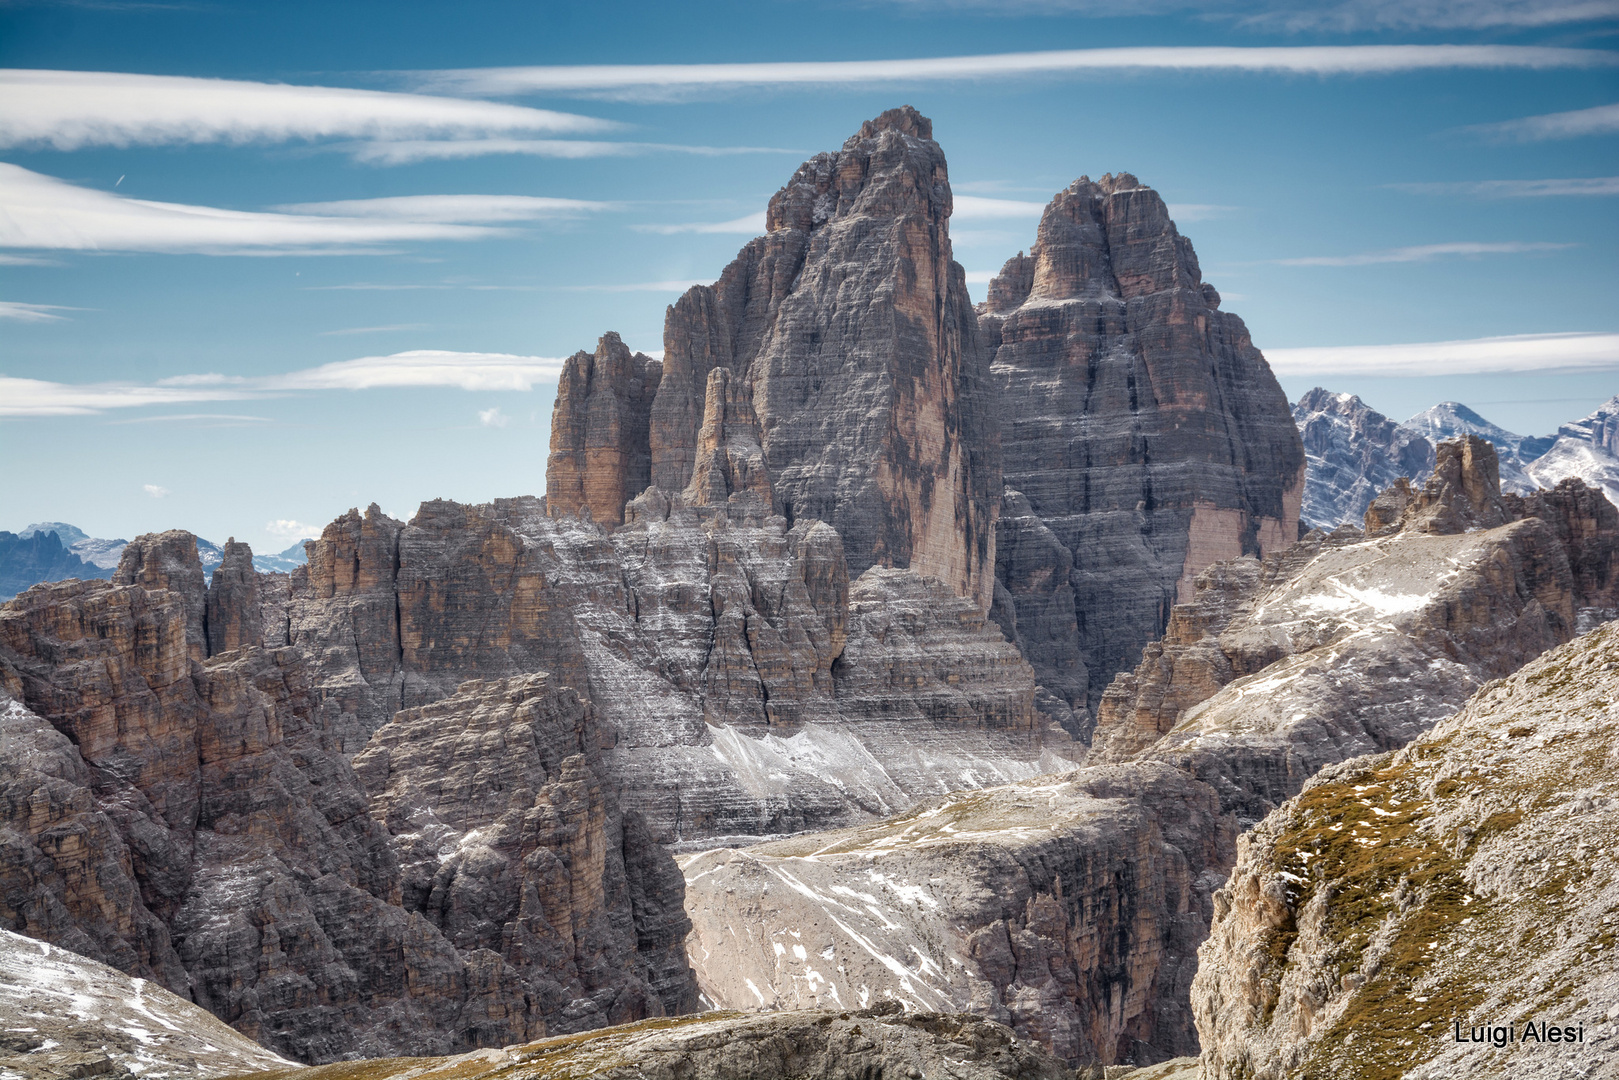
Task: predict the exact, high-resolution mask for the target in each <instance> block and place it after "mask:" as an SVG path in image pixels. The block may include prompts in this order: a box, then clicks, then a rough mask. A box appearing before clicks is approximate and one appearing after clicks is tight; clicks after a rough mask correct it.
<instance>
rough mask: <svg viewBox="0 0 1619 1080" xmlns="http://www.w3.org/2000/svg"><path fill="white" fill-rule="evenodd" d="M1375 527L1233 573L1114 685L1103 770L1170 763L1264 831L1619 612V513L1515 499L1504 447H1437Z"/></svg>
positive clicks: (1470, 441)
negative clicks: (1322, 788)
mask: <svg viewBox="0 0 1619 1080" xmlns="http://www.w3.org/2000/svg"><path fill="white" fill-rule="evenodd" d="M1437 457H1438V461H1437V464H1436V467H1435V470H1434V474H1433V476H1432V477H1430V478H1429V479H1428V481H1427V483H1426V484H1425V485H1424V486H1423V488H1422V489H1421V490H1420V491H1418V490H1414V489H1412V488H1411V486H1410V485H1409V484H1405V483H1401V484H1397V485H1396V486H1395V487H1394V488H1391V489H1390V490H1389V491H1387V492H1385V493H1384V494H1383V495H1381V496H1379V497H1378V499H1377V500H1375V501H1374V502H1373V504H1372V506H1371V508H1370V509H1368V511H1367V518H1366V520H1367V524H1368V526H1369V531H1368V532H1367V533H1362V532H1360V531H1359V530H1357V529H1354V528H1351V527H1347V526H1345V527H1342V528H1340V529H1338V530H1336V531H1334V532H1333V533H1331V534H1327V533H1323V532H1320V531H1316V532H1312V533H1310V534H1309V535H1308V536H1307V537H1306V538H1305V539H1304V540H1302V541H1300V542H1299V544H1298V545H1296V546H1295V547H1294V548H1292V549H1289V550H1287V551H1285V552H1282V553H1281V554H1279V555H1270V556H1266V557H1265V558H1264V559H1263V560H1262V561H1261V560H1253V559H1239V560H1234V561H1231V562H1226V563H1220V564H1217V565H1216V566H1213V567H1211V568H1210V569H1209V570H1207V571H1205V572H1204V574H1203V575H1201V576H1200V577H1199V579H1198V591H1197V594H1196V597H1195V599H1194V601H1193V602H1192V603H1189V604H1185V605H1181V606H1178V607H1176V609H1175V612H1174V615H1173V617H1172V618H1171V620H1170V625H1169V629H1168V631H1167V632H1166V634H1165V636H1164V640H1163V641H1162V642H1160V643H1155V644H1153V645H1151V646H1149V647H1148V648H1147V650H1146V652H1145V655H1144V656H1143V658H1142V662H1141V664H1140V665H1139V666H1138V667H1137V668H1136V670H1135V671H1134V672H1130V673H1125V674H1121V675H1119V676H1118V677H1117V678H1116V679H1115V680H1114V682H1113V685H1112V686H1110V687H1109V688H1108V691H1107V694H1106V695H1105V696H1104V697H1103V699H1102V706H1101V709H1100V710H1099V716H1098V724H1097V733H1096V739H1095V742H1094V744H1093V746H1092V755H1091V758H1090V760H1091V761H1125V760H1132V759H1134V760H1140V759H1155V760H1166V761H1170V762H1172V763H1174V764H1177V765H1179V766H1180V767H1182V768H1185V769H1187V770H1189V771H1191V772H1192V773H1193V774H1194V775H1196V776H1198V777H1200V778H1202V779H1205V780H1207V781H1208V782H1210V783H1211V784H1213V785H1214V786H1215V787H1216V788H1217V789H1218V790H1219V791H1220V794H1221V798H1222V800H1223V802H1224V804H1225V806H1226V807H1227V808H1228V809H1230V810H1233V811H1235V812H1236V813H1237V814H1238V815H1239V816H1240V817H1242V818H1245V819H1248V820H1251V821H1257V820H1258V819H1259V818H1261V817H1263V816H1264V815H1265V814H1266V813H1268V812H1269V811H1270V810H1271V809H1273V808H1274V807H1275V806H1277V805H1278V804H1279V803H1280V802H1282V800H1284V799H1286V798H1288V797H1289V796H1291V795H1293V794H1295V793H1296V792H1297V791H1298V790H1299V788H1300V786H1301V785H1302V784H1303V783H1304V781H1305V780H1307V779H1308V778H1309V777H1310V776H1311V775H1312V774H1314V773H1315V772H1316V771H1317V770H1319V769H1321V768H1322V767H1323V766H1326V765H1329V764H1332V763H1334V762H1337V761H1341V760H1343V759H1345V758H1347V757H1352V756H1355V755H1357V754H1362V753H1372V752H1377V751H1383V750H1392V749H1396V748H1398V747H1400V746H1403V745H1405V744H1406V743H1407V742H1409V741H1411V740H1412V739H1414V738H1416V737H1417V736H1418V735H1420V734H1422V732H1423V731H1425V730H1427V729H1428V728H1429V727H1430V726H1432V725H1433V724H1434V723H1435V722H1436V721H1437V720H1439V719H1441V718H1442V717H1444V716H1446V715H1449V714H1450V713H1451V712H1452V711H1454V710H1455V709H1456V708H1457V707H1458V706H1459V705H1460V704H1461V703H1462V702H1463V701H1465V700H1466V698H1467V696H1468V695H1469V694H1470V693H1472V692H1473V691H1474V690H1475V689H1477V687H1478V686H1479V685H1480V684H1482V683H1483V682H1485V681H1486V680H1488V679H1491V678H1497V677H1501V676H1504V675H1507V674H1510V673H1511V672H1513V671H1515V670H1516V669H1517V668H1518V667H1519V666H1521V665H1522V664H1524V663H1526V662H1528V661H1529V660H1532V659H1533V658H1534V657H1536V656H1538V655H1539V654H1540V653H1542V652H1543V651H1545V650H1546V649H1549V648H1552V647H1554V646H1556V645H1558V644H1561V643H1562V642H1565V641H1568V640H1569V639H1570V638H1571V637H1573V636H1574V635H1575V634H1576V633H1577V632H1578V631H1579V629H1580V628H1581V627H1582V625H1583V624H1584V623H1585V622H1588V621H1590V620H1591V619H1594V618H1600V617H1602V616H1603V614H1604V613H1610V614H1609V617H1611V610H1612V609H1613V608H1614V607H1615V606H1619V602H1616V599H1615V597H1616V592H1619V561H1616V557H1615V545H1616V544H1619V512H1615V511H1614V510H1613V508H1612V506H1611V504H1609V503H1608V502H1607V500H1606V499H1604V498H1602V497H1601V495H1600V494H1599V493H1597V492H1595V491H1593V490H1592V489H1589V488H1586V487H1584V485H1583V484H1580V483H1579V482H1578V481H1567V482H1565V483H1564V484H1563V485H1560V486H1559V487H1558V488H1557V489H1556V490H1554V491H1550V492H1541V493H1539V494H1537V495H1534V496H1531V497H1529V498H1520V497H1518V496H1514V495H1505V496H1503V495H1502V494H1501V493H1500V489H1499V472H1498V469H1497V465H1496V457H1495V451H1494V449H1493V448H1492V447H1491V446H1490V444H1489V443H1487V442H1485V441H1484V440H1482V439H1479V438H1477V437H1476V436H1465V437H1463V438H1462V439H1459V440H1455V441H1451V442H1446V443H1441V444H1440V446H1439V450H1438V455H1437Z"/></svg>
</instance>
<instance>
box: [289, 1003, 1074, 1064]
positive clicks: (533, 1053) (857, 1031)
mask: <svg viewBox="0 0 1619 1080" xmlns="http://www.w3.org/2000/svg"><path fill="white" fill-rule="evenodd" d="M351 1068H355V1069H357V1070H363V1072H362V1073H361V1074H362V1075H364V1076H365V1077H366V1078H367V1080H495V1078H496V1077H509V1076H545V1077H573V1076H591V1077H601V1078H603V1080H756V1078H758V1077H767V1076H770V1077H775V1076H780V1077H793V1078H794V1080H872V1078H874V1077H885V1076H888V1077H923V1076H951V1077H957V1078H958V1080H1071V1078H1072V1077H1073V1073H1072V1072H1071V1071H1070V1070H1068V1069H1065V1068H1063V1067H1062V1065H1061V1064H1059V1063H1058V1062H1057V1061H1055V1060H1054V1059H1053V1058H1051V1056H1050V1055H1048V1054H1046V1053H1044V1052H1042V1051H1041V1050H1040V1049H1039V1048H1037V1047H1034V1046H1030V1045H1029V1044H1028V1043H1025V1042H1023V1041H1021V1040H1019V1039H1018V1038H1016V1037H1015V1036H1014V1035H1013V1034H1012V1033H1011V1032H1010V1031H1008V1030H1007V1029H1006V1028H1005V1027H1003V1026H1002V1025H1000V1024H997V1023H994V1022H992V1021H989V1020H984V1019H982V1018H980V1017H976V1016H966V1015H959V1014H941V1013H923V1014H920V1015H918V1014H915V1013H905V1012H902V1011H901V1010H900V1009H899V1008H898V1007H897V1006H889V1007H883V1006H878V1007H875V1008H872V1009H863V1010H859V1011H849V1010H838V1009H816V1010H803V1011H798V1012H789V1013H772V1014H767V1015H762V1016H748V1015H744V1014H742V1013H739V1012H709V1013H704V1014H702V1015H700V1016H690V1017H683V1018H680V1019H678V1020H652V1021H643V1022H642V1023H639V1024H628V1025H625V1026H623V1027H617V1028H610V1029H608V1030H606V1031H601V1032H594V1033H591V1034H590V1035H586V1036H569V1037H562V1038H552V1039H544V1040H541V1041H539V1042H534V1043H528V1044H525V1045H521V1046H507V1047H504V1048H502V1049H499V1050H494V1049H491V1050H483V1051H480V1052H478V1053H475V1054H464V1055H461V1056H459V1057H453V1058H439V1059H428V1060H423V1059H420V1058H415V1059H407V1060H395V1061H367V1062H361V1063H359V1064H358V1065H356V1066H351ZM329 1076H330V1074H329V1073H327V1072H323V1071H321V1070H314V1069H296V1070H286V1071H280V1072H272V1073H265V1074H263V1075H262V1080H327V1077H329Z"/></svg>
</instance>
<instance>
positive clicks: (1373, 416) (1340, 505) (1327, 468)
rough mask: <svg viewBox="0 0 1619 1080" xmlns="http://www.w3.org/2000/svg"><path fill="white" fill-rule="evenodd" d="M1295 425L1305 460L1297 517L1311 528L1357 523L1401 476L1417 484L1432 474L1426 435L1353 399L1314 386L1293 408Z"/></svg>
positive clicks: (1430, 448) (1432, 457)
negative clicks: (1306, 466)
mask: <svg viewBox="0 0 1619 1080" xmlns="http://www.w3.org/2000/svg"><path fill="white" fill-rule="evenodd" d="M1293 422H1294V423H1296V424H1297V425H1298V428H1299V435H1300V436H1301V437H1302V438H1303V440H1304V455H1305V458H1306V460H1307V461H1308V469H1307V475H1306V479H1305V483H1304V509H1303V511H1302V512H1301V513H1302V516H1303V518H1304V523H1305V524H1306V525H1308V526H1310V527H1311V528H1319V529H1335V528H1337V527H1338V526H1339V525H1356V524H1359V523H1360V521H1361V520H1362V518H1364V517H1365V515H1366V508H1367V507H1368V506H1370V505H1371V503H1372V500H1373V499H1374V498H1376V497H1377V494H1378V492H1380V491H1383V490H1385V489H1386V488H1388V487H1389V486H1390V485H1391V484H1393V483H1394V481H1395V480H1397V479H1399V478H1400V477H1402V476H1404V477H1408V478H1409V479H1411V480H1415V481H1417V482H1418V483H1421V482H1422V481H1423V480H1424V479H1426V478H1427V476H1428V474H1429V473H1430V472H1432V471H1433V461H1434V450H1433V444H1432V443H1430V442H1429V441H1428V440H1427V438H1426V437H1425V436H1423V435H1420V434H1418V433H1417V432H1415V431H1412V430H1411V429H1409V428H1406V427H1402V426H1400V425H1399V424H1396V423H1395V422H1394V421H1392V420H1390V419H1389V418H1388V417H1386V416H1384V415H1383V414H1382V413H1380V412H1377V411H1375V410H1373V409H1370V408H1368V407H1367V406H1366V403H1365V402H1363V401H1361V400H1360V398H1358V397H1356V396H1355V395H1354V394H1334V393H1331V392H1330V391H1327V390H1323V389H1322V388H1321V387H1319V386H1318V387H1316V388H1315V389H1314V390H1311V391H1310V392H1309V393H1307V394H1305V395H1304V396H1303V397H1301V398H1299V400H1298V402H1297V403H1296V404H1295V405H1294V406H1293Z"/></svg>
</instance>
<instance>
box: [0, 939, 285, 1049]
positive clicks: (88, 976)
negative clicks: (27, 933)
mask: <svg viewBox="0 0 1619 1080" xmlns="http://www.w3.org/2000/svg"><path fill="white" fill-rule="evenodd" d="M293 1065H294V1063H293V1062H291V1061H288V1060H287V1059H286V1058H283V1057H279V1056H277V1055H275V1054H272V1053H271V1052H270V1051H268V1050H266V1049H265V1048H264V1047H262V1046H259V1045H258V1044H257V1043H255V1042H253V1040H251V1039H248V1038H246V1037H245V1036H243V1035H241V1034H240V1033H238V1032H236V1031H233V1030H232V1029H231V1028H229V1027H227V1026H226V1025H225V1024H223V1023H221V1022H220V1021H219V1020H218V1019H216V1018H215V1017H213V1016H210V1015H209V1014H208V1013H207V1012H206V1011H205V1010H203V1009H200V1008H198V1007H197V1006H196V1005H194V1004H192V1003H191V1002H190V1001H188V1000H186V999H185V998H182V997H179V996H178V995H175V994H171V993H170V992H169V991H167V990H165V989H163V988H162V987H161V986H157V985H155V984H153V983H150V982H147V981H146V980H145V979H136V978H131V977H129V976H128V975H125V974H124V973H123V972H121V971H118V970H116V969H114V968H110V967H108V966H107V965H105V964H100V963H97V962H96V961H94V960H91V959H89V958H88V957H84V956H80V955H78V954H77V953H74V952H70V951H68V950H67V949H64V948H60V947H58V946H54V945H49V944H46V943H45V942H43V941H36V940H34V939H32V938H26V937H23V936H21V935H19V934H13V933H11V932H10V931H9V930H0V1075H4V1076H6V1077H17V1078H20V1080H65V1078H68V1077H79V1076H111V1077H133V1076H140V1077H151V1078H152V1080H191V1078H193V1077H209V1078H211V1077H217V1076H231V1075H236V1074H240V1073H244V1072H257V1071H259V1070H261V1069H277V1068H288V1067H291V1066H293Z"/></svg>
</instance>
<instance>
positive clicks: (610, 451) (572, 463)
mask: <svg viewBox="0 0 1619 1080" xmlns="http://www.w3.org/2000/svg"><path fill="white" fill-rule="evenodd" d="M662 373H663V366H662V365H661V364H659V363H658V361H656V360H653V359H650V358H649V357H647V356H645V355H643V354H642V353H636V354H634V355H633V356H632V355H630V350H629V348H628V347H627V346H626V345H625V344H624V342H623V341H622V340H621V339H620V338H619V336H618V335H617V334H615V333H612V332H611V331H609V332H608V333H606V334H604V335H603V336H602V339H601V341H600V342H599V343H598V344H597V346H596V352H595V353H594V354H591V353H587V352H584V351H582V350H581V351H580V352H576V353H574V354H573V355H572V356H570V357H568V359H567V361H566V362H565V363H564V364H563V365H562V377H561V378H560V379H559V380H558V381H557V400H556V406H555V408H553V409H552V411H551V456H550V458H549V459H548V460H547V462H546V468H545V488H546V490H545V500H546V505H547V506H548V507H549V508H550V512H551V513H552V514H553V515H555V516H559V517H560V516H561V515H563V514H577V513H579V512H580V511H582V510H588V511H589V513H590V516H591V518H592V519H593V520H595V521H600V522H602V523H603V524H606V525H608V526H609V527H611V526H613V525H618V524H620V523H622V522H623V520H624V503H625V502H626V501H627V500H629V499H633V498H634V497H635V496H637V495H639V494H640V493H641V492H642V491H643V490H644V489H645V488H646V486H647V484H648V483H649V482H650V480H651V475H652V474H651V465H652V462H651V453H650V449H649V446H648V432H647V428H648V424H649V423H650V414H651V409H652V395H653V394H654V393H655V392H656V391H657V389H658V382H659V379H660V378H661V377H662Z"/></svg>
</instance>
